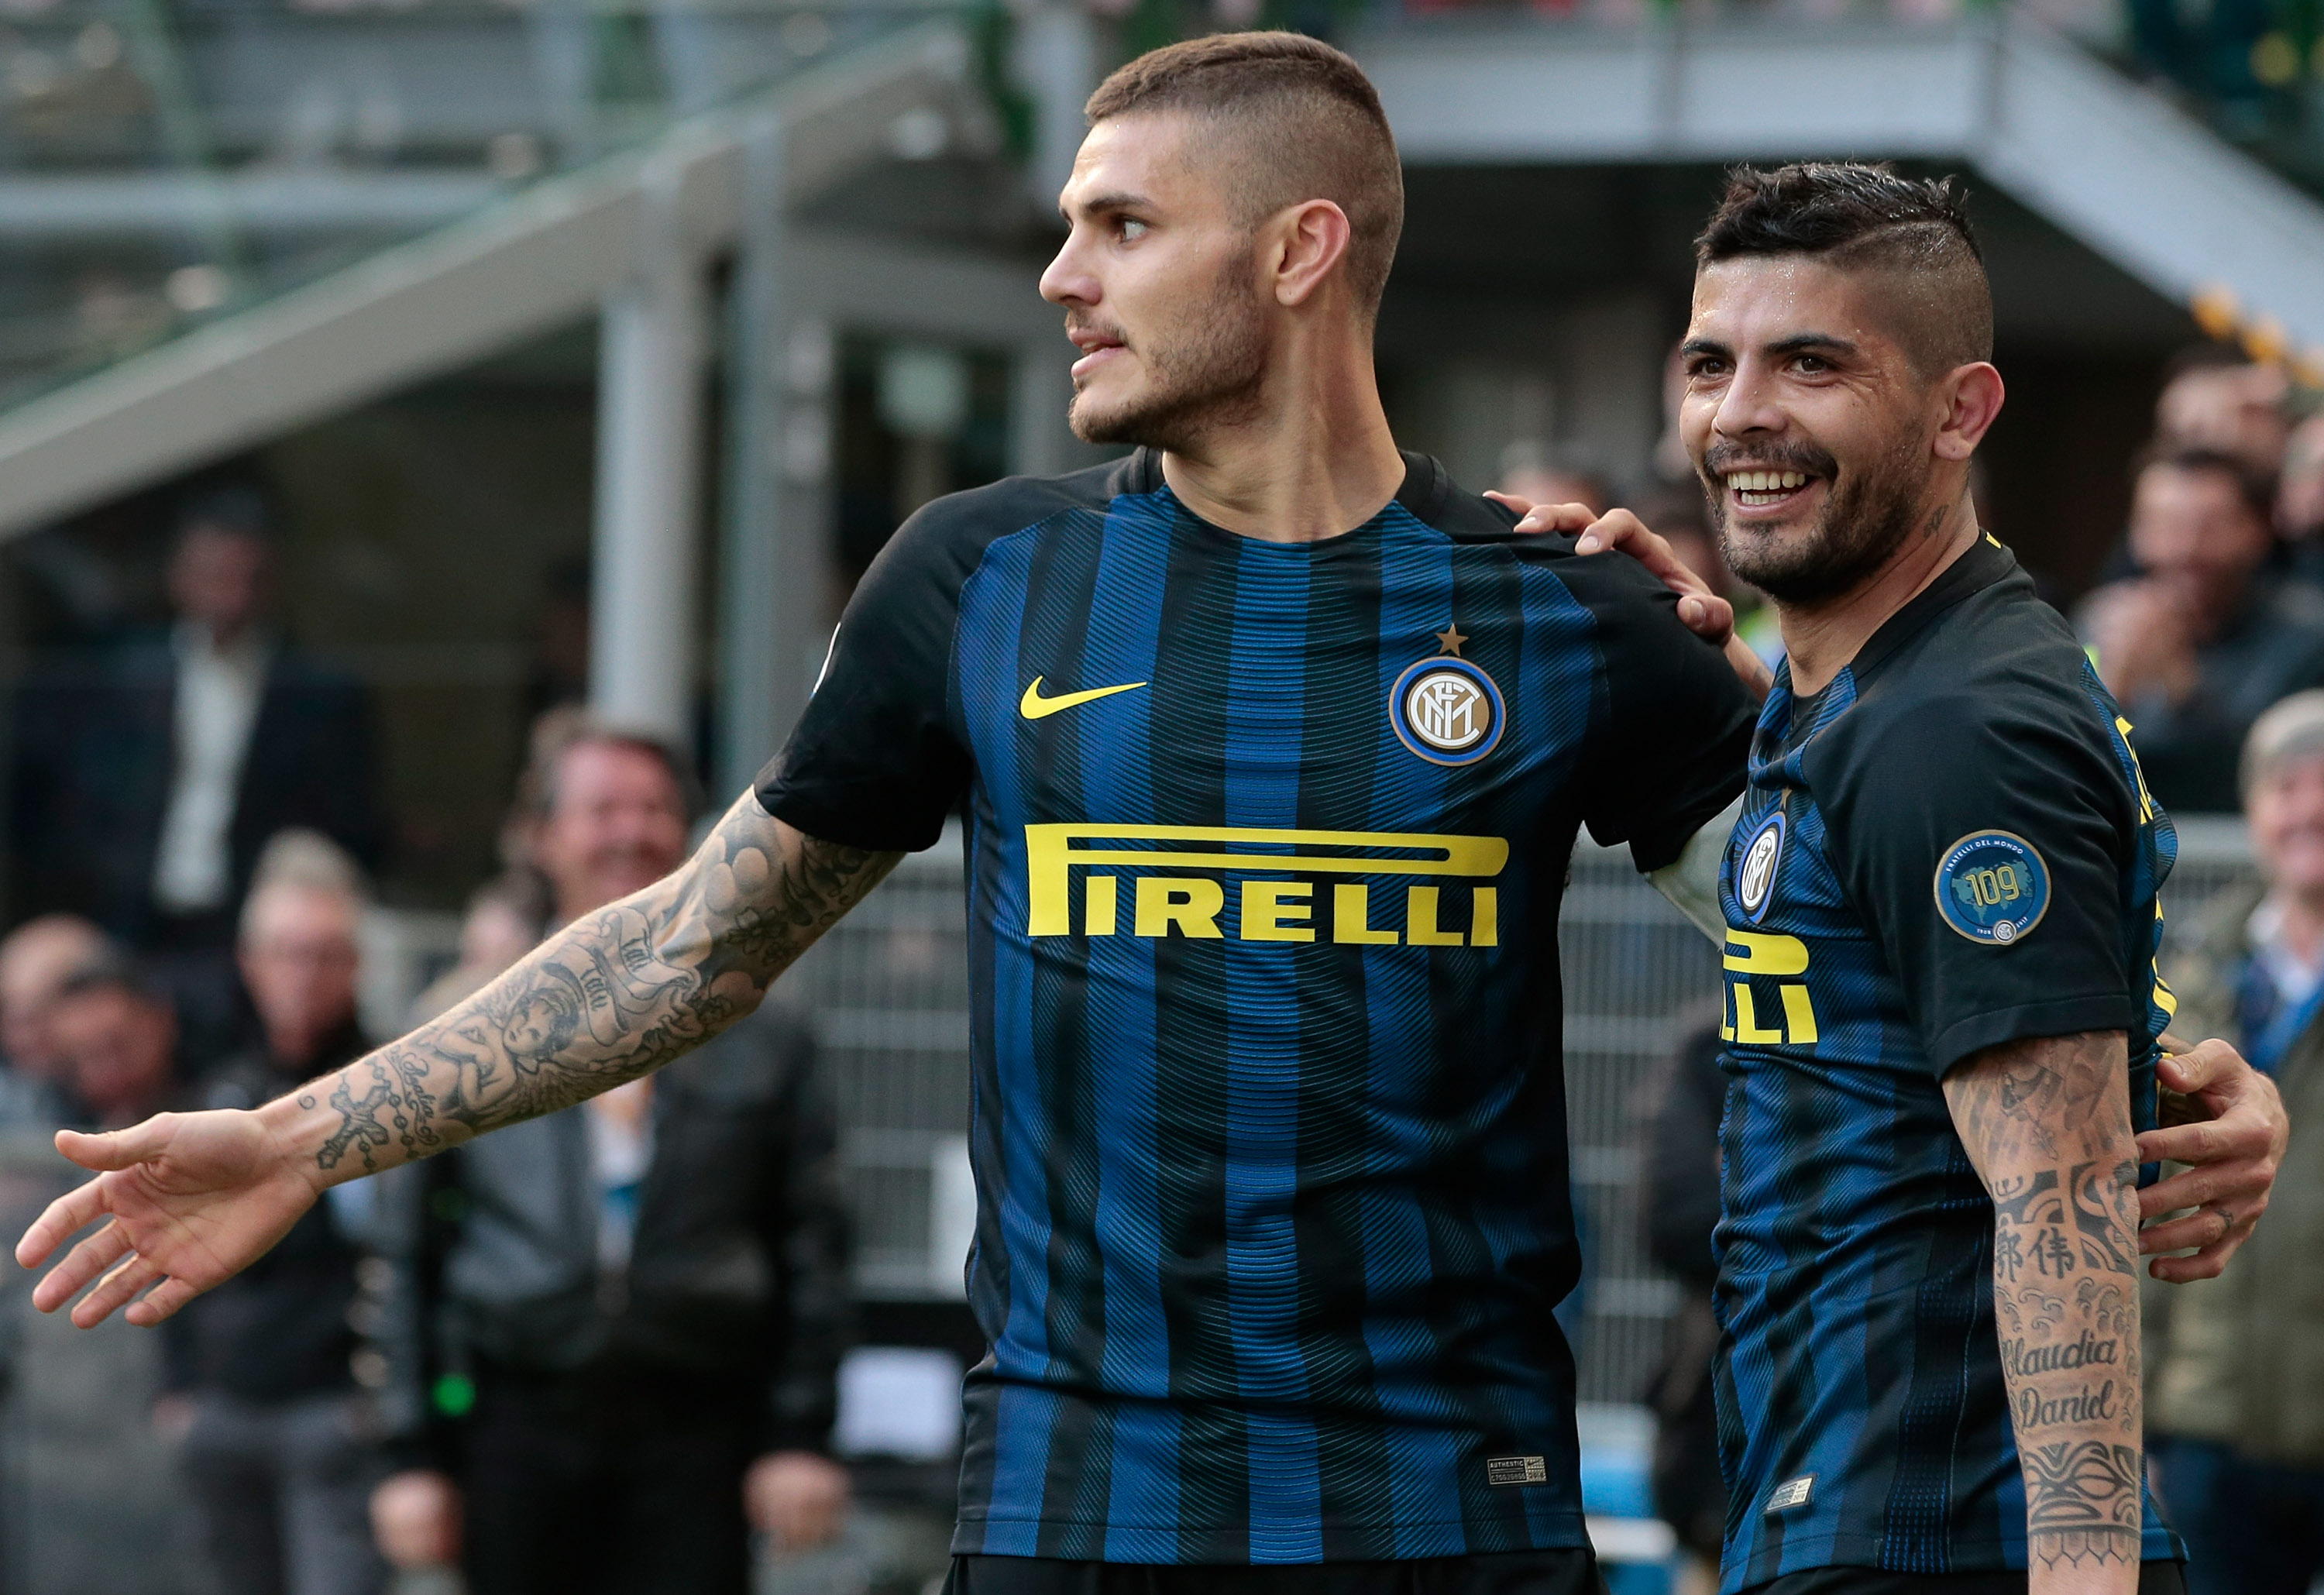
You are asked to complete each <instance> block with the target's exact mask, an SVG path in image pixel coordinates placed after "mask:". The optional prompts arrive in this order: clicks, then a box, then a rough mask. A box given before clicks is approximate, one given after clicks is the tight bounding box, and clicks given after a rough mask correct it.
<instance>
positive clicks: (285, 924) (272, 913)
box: [235, 881, 358, 1068]
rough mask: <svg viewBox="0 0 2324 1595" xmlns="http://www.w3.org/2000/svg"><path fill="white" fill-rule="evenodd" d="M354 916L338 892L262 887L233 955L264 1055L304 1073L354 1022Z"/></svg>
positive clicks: (291, 886)
mask: <svg viewBox="0 0 2324 1595" xmlns="http://www.w3.org/2000/svg"><path fill="white" fill-rule="evenodd" d="M357 917H358V912H357V909H356V907H355V902H354V900H353V899H350V898H348V897H347V896H346V894H345V893H343V892H337V891H333V890H329V889H328V888H326V887H320V886H310V885H308V884H305V883H303V882H295V881H286V882H281V883H279V884H276V885H272V886H262V887H260V888H259V889H258V891H257V893H256V894H255V895H254V897H253V898H252V899H251V901H250V907H249V908H248V910H247V912H246V913H245V914H244V920H243V923H244V931H243V935H242V940H241V942H240V944H239V945H238V946H237V947H236V948H235V955H236V957H237V958H238V959H239V960H240V962H241V964H242V982H243V984H244V987H246V988H247V989H248V990H249V992H250V1000H251V1003H252V1006H254V1007H255V1008H256V1009H257V1010H258V1019H259V1023H260V1024H261V1025H263V1027H264V1028H265V1030H266V1046H267V1050H268V1051H269V1052H270V1053H272V1055H273V1056H274V1059H275V1061H276V1062H277V1063H280V1064H285V1065H291V1066H292V1067H294V1068H304V1067H306V1066H307V1065H309V1064H312V1063H314V1062H315V1061H316V1057H317V1055H318V1053H319V1052H320V1050H321V1048H322V1046H323V1044H324V1043H325V1042H326V1041H327V1040H329V1039H330V1038H331V1037H332V1035H333V1034H334V1033H335V1032H337V1031H338V1030H339V1029H341V1028H343V1027H345V1026H346V1025H348V1024H350V1023H352V1022H353V1020H354V1019H355V967H356V963H357V954H356V950H355V948H356V943H355V927H356V923H357Z"/></svg>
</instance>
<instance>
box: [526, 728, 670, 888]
mask: <svg viewBox="0 0 2324 1595" xmlns="http://www.w3.org/2000/svg"><path fill="white" fill-rule="evenodd" d="M549 796H550V803H549V812H548V814H547V815H546V816H544V817H543V818H542V820H541V822H540V826H539V831H538V832H537V833H536V834H535V836H534V841H533V858H534V862H536V863H538V864H539V866H540V871H541V873H542V874H544V875H546V876H547V877H548V878H549V886H550V888H551V889H552V890H555V892H556V893H557V911H558V915H559V916H560V917H564V918H567V919H571V918H575V917H578V916H580V915H583V914H586V913H588V912H589V911H590V910H592V909H594V908H604V906H605V905H606V904H607V903H610V902H612V901H613V900H614V899H616V898H624V897H627V896H629V895H630V893H632V892H633V891H637V890H641V888H644V887H647V886H650V885H652V884H653V883H654V882H655V881H657V880H660V879H661V878H662V877H663V876H664V875H667V874H669V872H670V871H672V870H675V869H676V868H678V864H679V862H681V861H682V860H683V859H684V858H685V856H686V800H685V798H684V796H683V795H682V794H681V793H680V792H679V790H678V782H677V780H676V779H673V778H672V776H671V775H670V772H669V766H668V765H666V764H664V763H663V762H662V761H661V759H660V758H659V756H658V755H657V754H655V753H654V752H652V751H650V750H649V749H646V748H642V747H640V746H638V745H636V744H635V743H632V742H576V743H575V744H574V745H573V746H571V747H569V748H567V749H566V750H565V751H564V753H563V754H562V755H560V756H559V758H558V761H557V779H556V781H555V783H554V789H553V790H552V792H551V793H550V795H549Z"/></svg>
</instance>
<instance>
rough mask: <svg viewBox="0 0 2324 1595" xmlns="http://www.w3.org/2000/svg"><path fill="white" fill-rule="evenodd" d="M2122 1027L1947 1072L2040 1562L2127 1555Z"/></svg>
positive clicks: (2133, 1346) (2132, 1282) (2127, 1221)
mask: <svg viewBox="0 0 2324 1595" xmlns="http://www.w3.org/2000/svg"><path fill="white" fill-rule="evenodd" d="M2126 1064H2127V1057H2126V1045H2125V1038H2124V1037H2123V1036H2122V1034H2121V1033H2120V1032H2118V1031H2117V1032H2108V1033H2099V1034H2089V1035H2081V1036H2066V1037H2048V1038H2043V1039H2038V1040H2031V1041H2023V1042H2015V1043H2012V1044H2009V1045H2007V1046H1997V1047H1993V1048H1990V1049H1988V1050H1987V1051H1986V1052H1983V1053H1980V1054H1978V1056H1976V1057H1974V1058H1971V1059H1970V1060H1969V1062H1967V1063H1965V1064H1963V1065H1960V1067H1958V1068H1956V1069H1955V1070H1954V1071H1953V1072H1952V1073H1951V1074H1950V1075H1948V1076H1947V1077H1946V1080H1945V1097H1946V1101H1947V1102H1948V1104H1949V1105H1950V1108H1951V1110H1952V1115H1953V1123H1954V1125H1955V1127H1956V1128H1957V1129H1959V1130H1960V1138H1961V1143H1962V1145H1963V1146H1964V1147H1965V1148H1967V1149H1968V1151H1969V1160H1970V1161H1971V1162H1972V1163H1973V1164H1975V1165H1976V1166H1977V1170H1978V1175H1979V1176H1981V1177H1982V1178H1983V1179H1984V1181H1985V1185H1986V1189H1987V1192H1988V1193H1989V1194H1991V1195H1992V1198H1993V1215H1994V1222H1993V1294H1994V1310H1995V1316H1996V1318H1997V1321H1998V1323H1999V1326H2000V1330H2001V1360H2002V1377H2003V1380H2004V1382H2005V1384H2006V1386H2007V1388H2008V1392H2009V1408H2010V1416H2011V1419H2012V1421H2013V1424H2014V1426H2015V1433H2016V1438H2017V1449H2018V1457H2019V1461H2020V1464H2021V1466H2022V1468H2023V1470H2024V1478H2025V1530H2026V1546H2027V1552H2028V1554H2029V1555H2030V1557H2031V1558H2032V1561H2033V1568H2034V1570H2035V1579H2034V1583H2033V1588H2034V1589H2035V1590H2040V1589H2042V1587H2043V1581H2044V1579H2043V1573H2044V1571H2045V1570H2046V1571H2047V1572H2057V1571H2058V1570H2061V1569H2063V1568H2069V1567H2076V1566H2081V1565H2084V1564H2088V1563H2100V1564H2118V1565H2128V1564H2131V1563H2135V1562H2137V1560H2138V1555H2139V1536H2140V1526H2141V1520H2142V1506H2141V1500H2140V1495H2139V1480H2140V1476H2141V1470H2142V1467H2143V1456H2142V1452H2141V1449H2140V1434H2141V1421H2142V1420H2141V1414H2140V1407H2139V1371H2140V1370H2139V1325H2138V1298H2137V1277H2138V1265H2137V1256H2138V1192H2137V1175H2138V1170H2137V1166H2136V1153H2135V1149H2134V1146H2135V1143H2134V1142H2133V1140H2132V1136H2131V1125H2130V1096H2129V1083H2128V1080H2129V1076H2128V1070H2127V1067H2126Z"/></svg>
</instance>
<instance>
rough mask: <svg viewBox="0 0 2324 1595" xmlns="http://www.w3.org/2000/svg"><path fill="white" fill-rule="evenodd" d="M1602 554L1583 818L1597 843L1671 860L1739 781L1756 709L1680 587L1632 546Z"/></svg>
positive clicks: (1652, 864) (1650, 863)
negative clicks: (1599, 728)
mask: <svg viewBox="0 0 2324 1595" xmlns="http://www.w3.org/2000/svg"><path fill="white" fill-rule="evenodd" d="M1602 558H1603V559H1604V560H1605V562H1606V563H1605V565H1604V567H1602V572H1601V573H1593V574H1602V576H1603V577H1604V579H1605V585H1606V587H1607V591H1606V594H1605V596H1604V597H1603V598H1602V599H1599V600H1595V601H1593V600H1592V599H1591V598H1588V597H1585V598H1584V602H1585V603H1588V604H1590V607H1591V609H1592V611H1593V612H1595V613H1596V615H1597V618H1598V622H1599V638H1600V650H1601V655H1602V658H1603V659H1604V663H1605V669H1606V688H1607V707H1608V715H1607V721H1606V733H1605V735H1604V737H1603V738H1601V739H1600V742H1599V744H1598V748H1597V751H1596V752H1595V755H1594V759H1593V763H1594V767H1595V768H1594V770H1592V771H1591V779H1590V784H1589V789H1588V798H1587V799H1586V801H1587V807H1585V809H1584V810H1583V813H1582V818H1583V819H1584V821H1585V822H1587V824H1588V825H1589V826H1590V834H1591V835H1592V836H1594V837H1595V838H1597V840H1598V841H1599V842H1600V844H1602V845H1604V846H1608V847H1612V846H1615V845H1617V844H1620V843H1624V842H1627V843H1628V844H1630V856H1631V859H1632V860H1633V862H1636V863H1637V867H1638V869H1639V870H1640V871H1642V872H1644V871H1654V870H1659V869H1661V868H1662V867H1663V866H1664V865H1665V864H1668V863H1670V862H1673V861H1674V860H1675V859H1676V858H1677V857H1678V855H1679V853H1681V852H1682V851H1683V849H1684V848H1685V846H1686V844H1687V842H1688V840H1689V839H1690V838H1692V836H1693V835H1694V834H1695V833H1696V832H1697V831H1699V830H1701V828H1702V827H1703V825H1706V824H1707V823H1709V822H1710V821H1711V819H1713V818H1715V817H1716V816H1718V815H1719V813H1720V810H1722V809H1724V808H1725V807H1727V806H1728V805H1729V803H1732V802H1733V801H1734V800H1735V795H1736V794H1737V793H1738V792H1740V791H1741V790H1742V789H1743V772H1744V764H1745V761H1746V760H1748V757H1749V755H1750V751H1751V727H1752V724H1753V723H1754V721H1756V720H1757V717H1758V713H1757V706H1756V705H1754V704H1753V703H1752V701H1751V695H1750V694H1749V693H1748V692H1747V691H1746V690H1745V689H1744V687H1743V684H1742V683H1741V682H1740V681H1738V680H1737V679H1736V678H1735V671H1734V668H1733V667H1732V666H1730V665H1729V663H1728V662H1727V656H1726V654H1725V653H1723V652H1722V651H1721V650H1719V649H1718V648H1716V647H1714V646H1712V645H1711V643H1709V642H1706V641H1703V640H1702V639H1701V638H1700V637H1698V636H1696V635H1695V634H1694V633H1693V632H1690V631H1688V630H1687V629H1686V623H1685V622H1683V621H1681V620H1680V619H1679V618H1678V595H1676V594H1674V593H1673V592H1671V591H1670V590H1669V589H1668V588H1666V587H1665V586H1664V585H1662V584H1661V583H1660V582H1658V581H1656V580H1655V578H1654V577H1653V576H1650V575H1648V574H1647V572H1646V567H1643V566H1641V565H1639V564H1638V563H1637V561H1635V560H1633V559H1631V558H1628V556H1627V555H1620V554H1615V555H1608V556H1604V557H1602ZM1591 563H1592V564H1596V563H1598V561H1595V560H1593V561H1591Z"/></svg>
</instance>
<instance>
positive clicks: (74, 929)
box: [0, 914, 105, 1080]
mask: <svg viewBox="0 0 2324 1595" xmlns="http://www.w3.org/2000/svg"><path fill="white" fill-rule="evenodd" d="M104 951H105V938H104V936H103V935H102V934H101V933H100V932H99V931H98V930H97V927H96V926H94V925H91V924H90V923H89V922H88V920H86V919H76V918H73V917H69V916H67V915H63V914H51V915H49V916H47V917H44V918H40V919H35V920H33V921H32V922H31V923H30V924H27V925H23V926H20V927H18V928H17V929H16V930H15V931H14V932H13V933H12V934H11V935H10V936H9V937H8V939H7V940H6V941H5V942H0V1059H5V1061H6V1063H7V1065H8V1066H9V1067H10V1068H12V1069H16V1070H19V1071H21V1072H22V1073H23V1074H32V1075H35V1076H38V1077H39V1078H41V1079H43V1080H55V1079H60V1078H61V1077H62V1075H63V1073H64V1060H63V1059H62V1058H61V1057H60V1056H58V1053H57V1046H56V1038H55V1036H54V1035H53V1033H52V1032H53V1030H54V1028H55V1027H54V1023H53V1021H54V1019H55V1015H56V1006H57V992H58V991H60V990H61V989H62V987H63V986H64V983H65V982H66V981H67V980H69V978H70V977H71V976H72V975H74V974H75V973H78V972H79V971H81V970H83V969H85V968H87V967H88V965H90V964H91V963H95V962H97V959H98V958H99V957H101V956H102V955H103V954H104Z"/></svg>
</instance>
